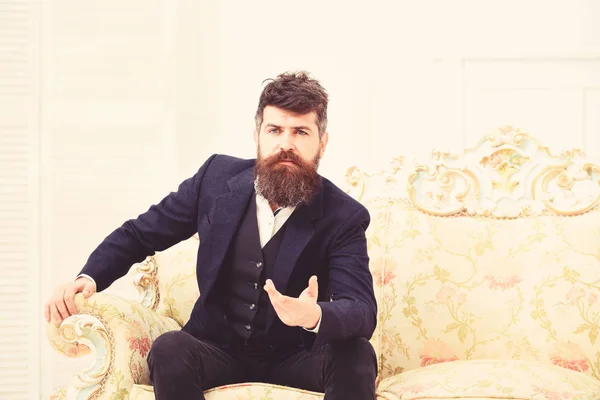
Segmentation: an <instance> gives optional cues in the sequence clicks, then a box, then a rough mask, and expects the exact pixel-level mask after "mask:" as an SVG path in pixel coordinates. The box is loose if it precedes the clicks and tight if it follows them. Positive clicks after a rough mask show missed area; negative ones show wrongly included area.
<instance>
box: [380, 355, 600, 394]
mask: <svg viewBox="0 0 600 400" xmlns="http://www.w3.org/2000/svg"><path fill="white" fill-rule="evenodd" d="M377 394H378V397H377V398H378V399H381V400H383V399H386V400H400V399H402V400H417V399H511V400H516V399H519V400H537V399H539V400H598V399H600V381H598V380H597V379H595V378H592V377H590V376H588V375H586V374H581V373H579V372H574V371H570V370H568V369H565V368H561V367H558V366H554V365H552V364H544V363H539V362H531V361H512V360H509V361H500V360H477V361H453V362H446V363H442V364H436V365H429V366H427V367H423V368H418V369H415V370H412V371H407V372H404V373H402V374H399V375H396V376H394V377H391V378H388V379H385V380H383V381H382V382H381V384H380V385H379V388H378V393H377Z"/></svg>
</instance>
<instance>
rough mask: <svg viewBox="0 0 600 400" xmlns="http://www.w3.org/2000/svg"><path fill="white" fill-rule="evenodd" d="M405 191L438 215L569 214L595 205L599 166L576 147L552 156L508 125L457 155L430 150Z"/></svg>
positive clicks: (425, 209)
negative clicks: (426, 162)
mask: <svg viewBox="0 0 600 400" xmlns="http://www.w3.org/2000/svg"><path fill="white" fill-rule="evenodd" d="M407 190H408V195H409V198H410V200H411V202H412V203H413V204H414V205H415V207H417V208H419V209H420V210H421V211H423V212H426V213H429V214H433V215H438V216H451V215H458V214H466V215H471V216H485V217H488V216H491V217H496V218H516V217H519V216H529V215H541V214H544V213H550V214H558V215H569V216H570V215H577V214H582V213H585V212H587V211H590V210H591V209H593V208H595V207H597V206H598V203H599V202H600V167H598V166H597V165H594V164H591V163H589V162H587V160H586V159H585V154H584V152H583V151H582V150H580V149H574V150H571V151H562V152H561V153H560V154H559V155H556V156H555V155H552V154H551V153H550V151H549V149H548V148H547V147H545V146H542V145H541V144H540V143H539V142H538V141H537V140H536V139H534V138H533V137H531V136H530V135H528V134H527V133H524V132H521V131H520V130H519V129H515V128H513V127H510V126H506V127H502V128H500V129H499V130H498V132H497V133H496V134H495V135H491V136H487V137H484V138H482V139H481V140H480V141H479V143H478V144H477V145H476V146H475V147H474V148H470V149H466V150H464V152H463V154H461V155H456V154H450V153H445V152H440V151H434V152H433V154H432V157H431V162H430V163H429V164H427V165H418V166H416V167H415V168H414V170H413V171H412V173H411V174H410V176H409V178H408V184H407Z"/></svg>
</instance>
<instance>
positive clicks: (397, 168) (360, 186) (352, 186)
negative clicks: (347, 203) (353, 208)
mask: <svg viewBox="0 0 600 400" xmlns="http://www.w3.org/2000/svg"><path fill="white" fill-rule="evenodd" d="M405 165H406V159H405V158H404V157H395V158H393V159H392V160H391V162H390V167H389V169H383V170H381V171H379V172H377V173H372V174H370V173H367V172H363V171H361V170H360V169H359V168H358V167H350V168H348V169H347V170H346V182H347V183H348V188H347V189H346V192H347V193H348V194H350V195H351V196H352V197H354V198H355V199H357V200H364V194H365V188H366V183H367V181H368V182H369V191H370V192H374V187H375V186H377V187H378V188H379V189H390V186H394V185H396V184H399V183H402V179H401V172H402V171H403V170H404V166H405ZM375 180H377V181H378V182H379V185H378V184H376V183H375ZM378 195H383V193H379V192H378Z"/></svg>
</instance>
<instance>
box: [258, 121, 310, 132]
mask: <svg viewBox="0 0 600 400" xmlns="http://www.w3.org/2000/svg"><path fill="white" fill-rule="evenodd" d="M265 127H267V128H277V129H281V126H279V125H275V124H271V123H269V124H266V125H265ZM293 129H294V130H297V131H309V132H312V129H311V128H310V127H308V126H304V125H300V126H294V127H293Z"/></svg>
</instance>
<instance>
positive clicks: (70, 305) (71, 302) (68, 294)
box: [63, 285, 77, 315]
mask: <svg viewBox="0 0 600 400" xmlns="http://www.w3.org/2000/svg"><path fill="white" fill-rule="evenodd" d="M75 293H76V288H75V286H74V285H67V287H66V288H65V293H64V295H63V299H64V302H65V304H66V306H67V310H68V311H69V315H73V314H77V307H75Z"/></svg>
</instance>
